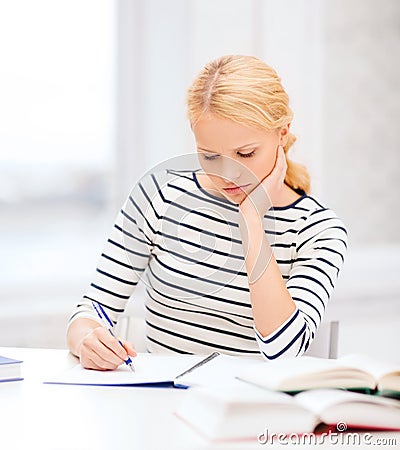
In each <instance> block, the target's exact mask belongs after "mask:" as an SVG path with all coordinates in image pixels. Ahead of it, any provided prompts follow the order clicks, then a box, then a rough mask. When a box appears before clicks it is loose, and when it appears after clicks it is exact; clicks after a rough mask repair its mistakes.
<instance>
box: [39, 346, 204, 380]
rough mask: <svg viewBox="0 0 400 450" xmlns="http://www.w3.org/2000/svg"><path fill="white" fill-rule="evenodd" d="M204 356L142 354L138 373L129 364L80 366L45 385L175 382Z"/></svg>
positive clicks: (136, 366) (135, 360)
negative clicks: (101, 368) (94, 367)
mask: <svg viewBox="0 0 400 450" xmlns="http://www.w3.org/2000/svg"><path fill="white" fill-rule="evenodd" d="M204 357H205V356H204V355H159V354H157V355H156V354H150V353H139V354H138V356H137V357H135V358H132V361H133V365H134V367H135V372H134V373H133V372H132V371H131V370H130V368H129V367H127V366H126V365H125V364H122V365H121V366H119V367H118V368H117V369H116V370H107V371H99V370H89V369H84V368H83V367H82V366H81V365H80V364H78V365H76V366H75V367H73V368H72V369H67V370H65V371H64V372H61V373H59V374H55V375H53V376H51V377H49V378H47V379H46V380H44V383H56V384H81V385H95V386H124V385H125V386H128V385H135V384H155V383H166V382H172V381H173V379H174V378H175V377H176V376H177V375H179V374H180V373H182V372H184V371H185V370H187V369H189V368H190V367H191V366H193V365H194V364H196V363H198V362H199V361H201V360H202V359H204Z"/></svg>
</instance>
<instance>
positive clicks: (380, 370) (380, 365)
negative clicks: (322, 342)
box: [337, 353, 400, 382]
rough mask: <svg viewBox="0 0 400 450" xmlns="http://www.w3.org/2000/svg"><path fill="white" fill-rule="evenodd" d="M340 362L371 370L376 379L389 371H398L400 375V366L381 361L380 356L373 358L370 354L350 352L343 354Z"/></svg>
mask: <svg viewBox="0 0 400 450" xmlns="http://www.w3.org/2000/svg"><path fill="white" fill-rule="evenodd" d="M337 361H338V362H340V363H342V364H343V365H348V366H349V367H357V368H358V369H361V370H364V371H366V372H369V373H370V374H371V375H372V376H373V377H374V378H375V380H376V382H378V381H379V379H380V378H382V377H383V376H384V375H386V374H389V373H396V372H397V373H398V375H399V377H400V366H399V365H398V364H394V363H391V362H387V361H381V360H379V358H373V357H371V356H368V355H361V354H356V353H355V354H350V355H345V356H341V357H340V358H338V359H337Z"/></svg>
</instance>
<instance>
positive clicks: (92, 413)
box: [0, 347, 400, 450]
mask: <svg viewBox="0 0 400 450" xmlns="http://www.w3.org/2000/svg"><path fill="white" fill-rule="evenodd" d="M0 354H1V355H3V356H8V357H11V358H16V359H22V360H23V361H24V363H23V365H22V367H23V376H24V378H25V379H24V381H18V382H7V383H0V430H1V431H0V448H1V449H2V450H15V449H18V450H22V449H26V450H36V449H37V450H78V449H79V450H92V449H93V450H123V449H132V450H148V449H149V450H164V449H165V450H176V449H181V450H200V449H201V450H205V449H208V450H215V449H220V450H227V449H229V450H239V449H240V450H251V449H259V450H262V449H263V448H271V447H272V448H273V447H275V448H288V447H289V448H296V449H298V450H299V449H301V450H302V449H305V448H309V447H307V446H299V445H297V446H293V447H292V446H290V445H285V446H282V445H280V444H278V443H275V444H273V445H272V446H271V445H261V444H259V443H257V442H254V443H238V444H232V443H230V444H214V445H212V444H210V443H208V442H207V441H206V440H204V439H203V438H201V437H200V436H198V435H197V434H196V433H194V432H193V431H192V430H191V429H190V428H189V427H187V426H186V425H185V424H184V423H183V422H181V421H180V420H179V419H178V418H177V417H175V416H174V415H173V411H174V410H175V409H176V408H177V406H178V405H179V403H180V401H181V400H182V398H183V396H184V395H185V393H186V392H187V391H186V390H182V389H173V388H171V389H168V388H140V387H131V388H126V387H121V388H119V387H94V386H62V385H46V384H42V383H41V381H42V380H43V379H44V378H45V375H46V374H47V375H48V374H49V372H50V371H51V370H55V371H57V372H59V371H60V370H63V369H64V368H67V367H71V366H73V365H74V364H76V363H77V359H76V358H75V357H73V356H72V355H71V354H69V353H68V352H67V351H66V350H45V349H22V348H6V347H0ZM261 431H262V430H261ZM375 437H386V438H396V439H397V444H398V445H400V433H386V432H385V433H374V438H375ZM374 447H376V445H375V446H374ZM382 447H383V448H385V449H386V448H396V446H394V445H392V446H382ZM310 448H313V449H314V450H315V448H316V447H315V446H314V447H310ZM318 448H324V449H325V448H332V449H337V448H340V447H339V446H338V445H336V446H335V445H323V446H322V445H318ZM357 448H362V447H360V446H357Z"/></svg>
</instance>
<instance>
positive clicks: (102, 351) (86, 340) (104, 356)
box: [78, 325, 136, 370]
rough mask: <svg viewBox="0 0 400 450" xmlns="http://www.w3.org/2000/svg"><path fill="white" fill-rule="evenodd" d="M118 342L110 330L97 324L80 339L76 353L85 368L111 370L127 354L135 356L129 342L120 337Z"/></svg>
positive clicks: (126, 357)
mask: <svg viewBox="0 0 400 450" xmlns="http://www.w3.org/2000/svg"><path fill="white" fill-rule="evenodd" d="M120 341H121V342H122V344H123V345H124V346H123V347H122V346H121V345H120V343H119V342H118V341H117V339H115V338H114V337H113V336H111V334H110V332H109V331H108V330H107V329H106V328H104V327H102V326H100V325H99V326H98V327H96V328H93V329H92V330H91V331H89V332H88V333H87V334H86V335H85V336H84V337H83V338H82V340H81V342H80V345H79V348H78V353H79V355H78V356H79V359H80V361H81V364H82V366H83V367H84V368H85V369H96V370H113V369H116V368H117V367H118V366H120V365H121V364H123V363H124V362H125V361H126V360H127V359H128V355H129V356H136V351H135V349H134V347H133V345H132V344H131V343H130V342H127V341H124V340H123V339H120Z"/></svg>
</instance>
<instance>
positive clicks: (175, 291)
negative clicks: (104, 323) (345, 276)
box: [71, 170, 347, 360]
mask: <svg viewBox="0 0 400 450" xmlns="http://www.w3.org/2000/svg"><path fill="white" fill-rule="evenodd" d="M238 214H239V213H238V207H237V205H235V204H234V203H231V202H230V201H228V200H226V199H224V198H219V197H215V196H213V195H211V194H210V193H208V192H207V191H205V190H204V189H202V188H201V186H200V185H199V183H198V181H197V178H196V173H195V172H191V171H181V172H175V171H172V170H169V171H163V172H160V173H154V174H151V175H148V176H146V177H144V178H143V179H142V180H141V181H140V183H138V185H137V186H135V188H134V189H133V191H132V192H131V194H130V196H129V197H128V199H127V201H126V202H125V204H124V206H123V208H122V210H121V211H120V213H119V214H118V216H117V218H116V222H115V224H114V227H113V229H112V231H111V233H110V236H109V238H108V240H107V242H106V244H105V247H104V250H103V253H102V254H101V258H100V261H99V264H98V268H97V270H96V273H95V275H94V278H93V282H92V284H91V285H90V288H89V290H88V292H87V293H86V295H85V296H84V297H83V299H82V301H81V302H80V304H79V305H78V306H77V307H76V309H75V311H74V312H73V315H72V318H71V321H72V320H75V319H76V318H78V317H90V318H93V319H95V316H94V315H93V311H92V310H91V306H90V299H95V300H96V301H98V302H99V303H101V304H102V305H103V306H104V307H105V308H106V309H107V312H108V313H109V315H110V317H111V318H112V320H114V321H117V319H118V316H119V314H121V312H123V311H124V309H125V307H126V304H127V301H128V300H129V298H130V296H131V295H132V293H133V290H134V288H135V286H136V285H137V283H138V282H139V280H144V282H145V284H146V287H147V289H146V292H147V296H146V300H145V306H146V317H145V320H146V335H147V345H148V351H150V352H179V353H195V354H197V353H200V354H201V353H203V354H204V353H209V352H211V351H214V350H218V351H221V352H224V353H227V354H231V355H252V354H253V355H260V354H262V355H263V356H264V357H265V358H266V359H268V360H272V359H276V358H280V357H289V356H297V355H301V354H302V353H304V351H306V349H307V348H308V346H309V345H310V342H311V341H312V339H313V338H314V336H315V333H316V331H317V328H318V325H319V324H320V322H321V319H322V317H323V315H324V311H325V308H326V305H327V302H328V300H329V297H330V295H331V293H332V291H333V289H334V286H335V283H336V280H337V276H338V274H339V272H340V269H341V267H342V265H343V262H344V256H345V252H346V245H347V233H346V229H345V227H344V225H343V223H342V222H341V221H340V219H338V218H337V216H336V215H335V214H334V212H333V211H332V210H330V209H327V208H325V207H324V206H323V205H321V204H320V203H319V202H317V201H316V200H315V199H314V198H313V197H311V196H308V195H303V196H302V197H300V198H299V199H298V200H297V201H295V202H294V203H293V204H291V205H289V206H287V207H276V208H272V209H270V211H269V212H268V214H267V215H266V216H265V217H264V229H265V232H266V236H267V238H268V240H269V242H270V244H271V247H272V248H273V252H274V256H275V259H276V261H277V263H278V266H279V268H280V271H281V273H282V277H283V279H284V280H285V282H286V285H287V288H288V290H289V292H290V294H291V296H292V298H293V300H294V302H295V303H296V306H297V308H296V310H295V312H294V313H293V314H292V316H291V317H289V318H288V319H287V321H286V322H285V323H284V324H282V325H281V326H280V327H279V329H277V330H275V331H274V332H273V333H272V334H270V335H269V336H261V335H260V333H259V332H258V331H257V330H256V329H255V328H254V322H253V317H252V310H251V303H250V294H249V286H248V282H247V275H246V269H245V262H244V256H243V248H242V243H241V236H240V232H239V228H238Z"/></svg>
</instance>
